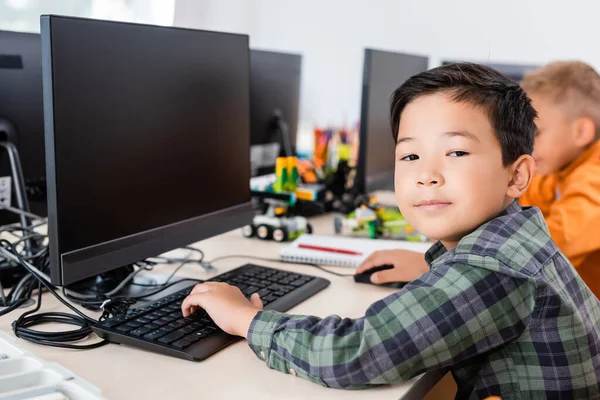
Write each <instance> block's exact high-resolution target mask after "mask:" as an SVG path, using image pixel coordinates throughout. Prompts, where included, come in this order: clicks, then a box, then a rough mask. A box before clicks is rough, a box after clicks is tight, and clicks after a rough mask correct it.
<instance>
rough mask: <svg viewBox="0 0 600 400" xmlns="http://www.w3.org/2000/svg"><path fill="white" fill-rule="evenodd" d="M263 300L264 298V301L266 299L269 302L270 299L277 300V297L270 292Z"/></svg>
mask: <svg viewBox="0 0 600 400" xmlns="http://www.w3.org/2000/svg"><path fill="white" fill-rule="evenodd" d="M264 300H266V301H268V302H269V303H270V302H272V301H275V300H277V297H276V296H274V295H272V294H270V295H267V296H265V298H264Z"/></svg>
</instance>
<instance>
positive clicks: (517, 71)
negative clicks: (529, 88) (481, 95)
mask: <svg viewBox="0 0 600 400" xmlns="http://www.w3.org/2000/svg"><path fill="white" fill-rule="evenodd" d="M455 62H458V61H442V65H448V64H453V63H455ZM475 63H476V64H481V65H487V66H488V67H491V68H493V69H495V70H496V71H498V72H500V73H502V74H504V75H506V76H507V77H509V78H510V79H512V80H513V81H515V82H520V81H521V80H522V79H523V76H524V75H525V73H526V72H528V71H533V70H534V69H537V68H539V66H538V65H525V64H503V63H489V62H475Z"/></svg>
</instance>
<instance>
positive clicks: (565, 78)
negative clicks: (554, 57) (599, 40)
mask: <svg viewBox="0 0 600 400" xmlns="http://www.w3.org/2000/svg"><path fill="white" fill-rule="evenodd" d="M521 87H522V88H523V90H525V92H527V93H528V94H539V95H542V96H548V98H549V100H551V101H553V102H554V103H555V104H557V105H560V106H561V107H562V109H563V110H564V111H565V113H566V114H567V115H568V116H569V117H571V118H582V117H586V118H590V119H591V120H592V121H593V122H594V125H595V127H596V139H598V138H599V137H600V75H599V74H598V73H597V72H596V70H595V69H594V68H592V67H591V66H589V65H588V64H586V63H583V62H581V61H556V62H552V63H550V64H548V65H546V66H544V67H541V68H538V69H536V70H534V71H531V72H526V73H525V75H524V77H523V80H522V81H521Z"/></svg>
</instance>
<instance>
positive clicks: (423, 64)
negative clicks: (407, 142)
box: [355, 49, 429, 194]
mask: <svg viewBox="0 0 600 400" xmlns="http://www.w3.org/2000/svg"><path fill="white" fill-rule="evenodd" d="M428 63H429V59H428V58H427V57H423V56H418V55H413V54H403V53H393V52H389V51H381V50H373V49H365V57H364V69H363V87H362V106H361V113H360V145H359V146H360V147H359V154H358V171H357V175H356V183H355V185H356V186H355V192H356V193H357V194H361V193H368V192H373V191H376V190H393V189H394V166H395V160H394V152H393V151H390V147H391V146H393V144H394V143H393V139H392V133H391V131H390V119H389V110H390V98H391V96H392V93H393V92H394V90H396V89H397V88H398V87H399V86H400V85H401V84H402V83H404V81H406V80H407V79H408V78H410V77H411V76H413V75H415V74H418V73H419V72H423V71H425V70H427V67H428Z"/></svg>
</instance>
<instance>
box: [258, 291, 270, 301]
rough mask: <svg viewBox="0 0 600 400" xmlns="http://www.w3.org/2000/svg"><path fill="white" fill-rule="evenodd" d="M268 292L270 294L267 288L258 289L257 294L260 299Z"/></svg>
mask: <svg viewBox="0 0 600 400" xmlns="http://www.w3.org/2000/svg"><path fill="white" fill-rule="evenodd" d="M268 294H271V291H270V290H269V289H261V290H259V291H258V295H259V296H260V298H261V299H262V298H263V297H265V296H266V295H268Z"/></svg>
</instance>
